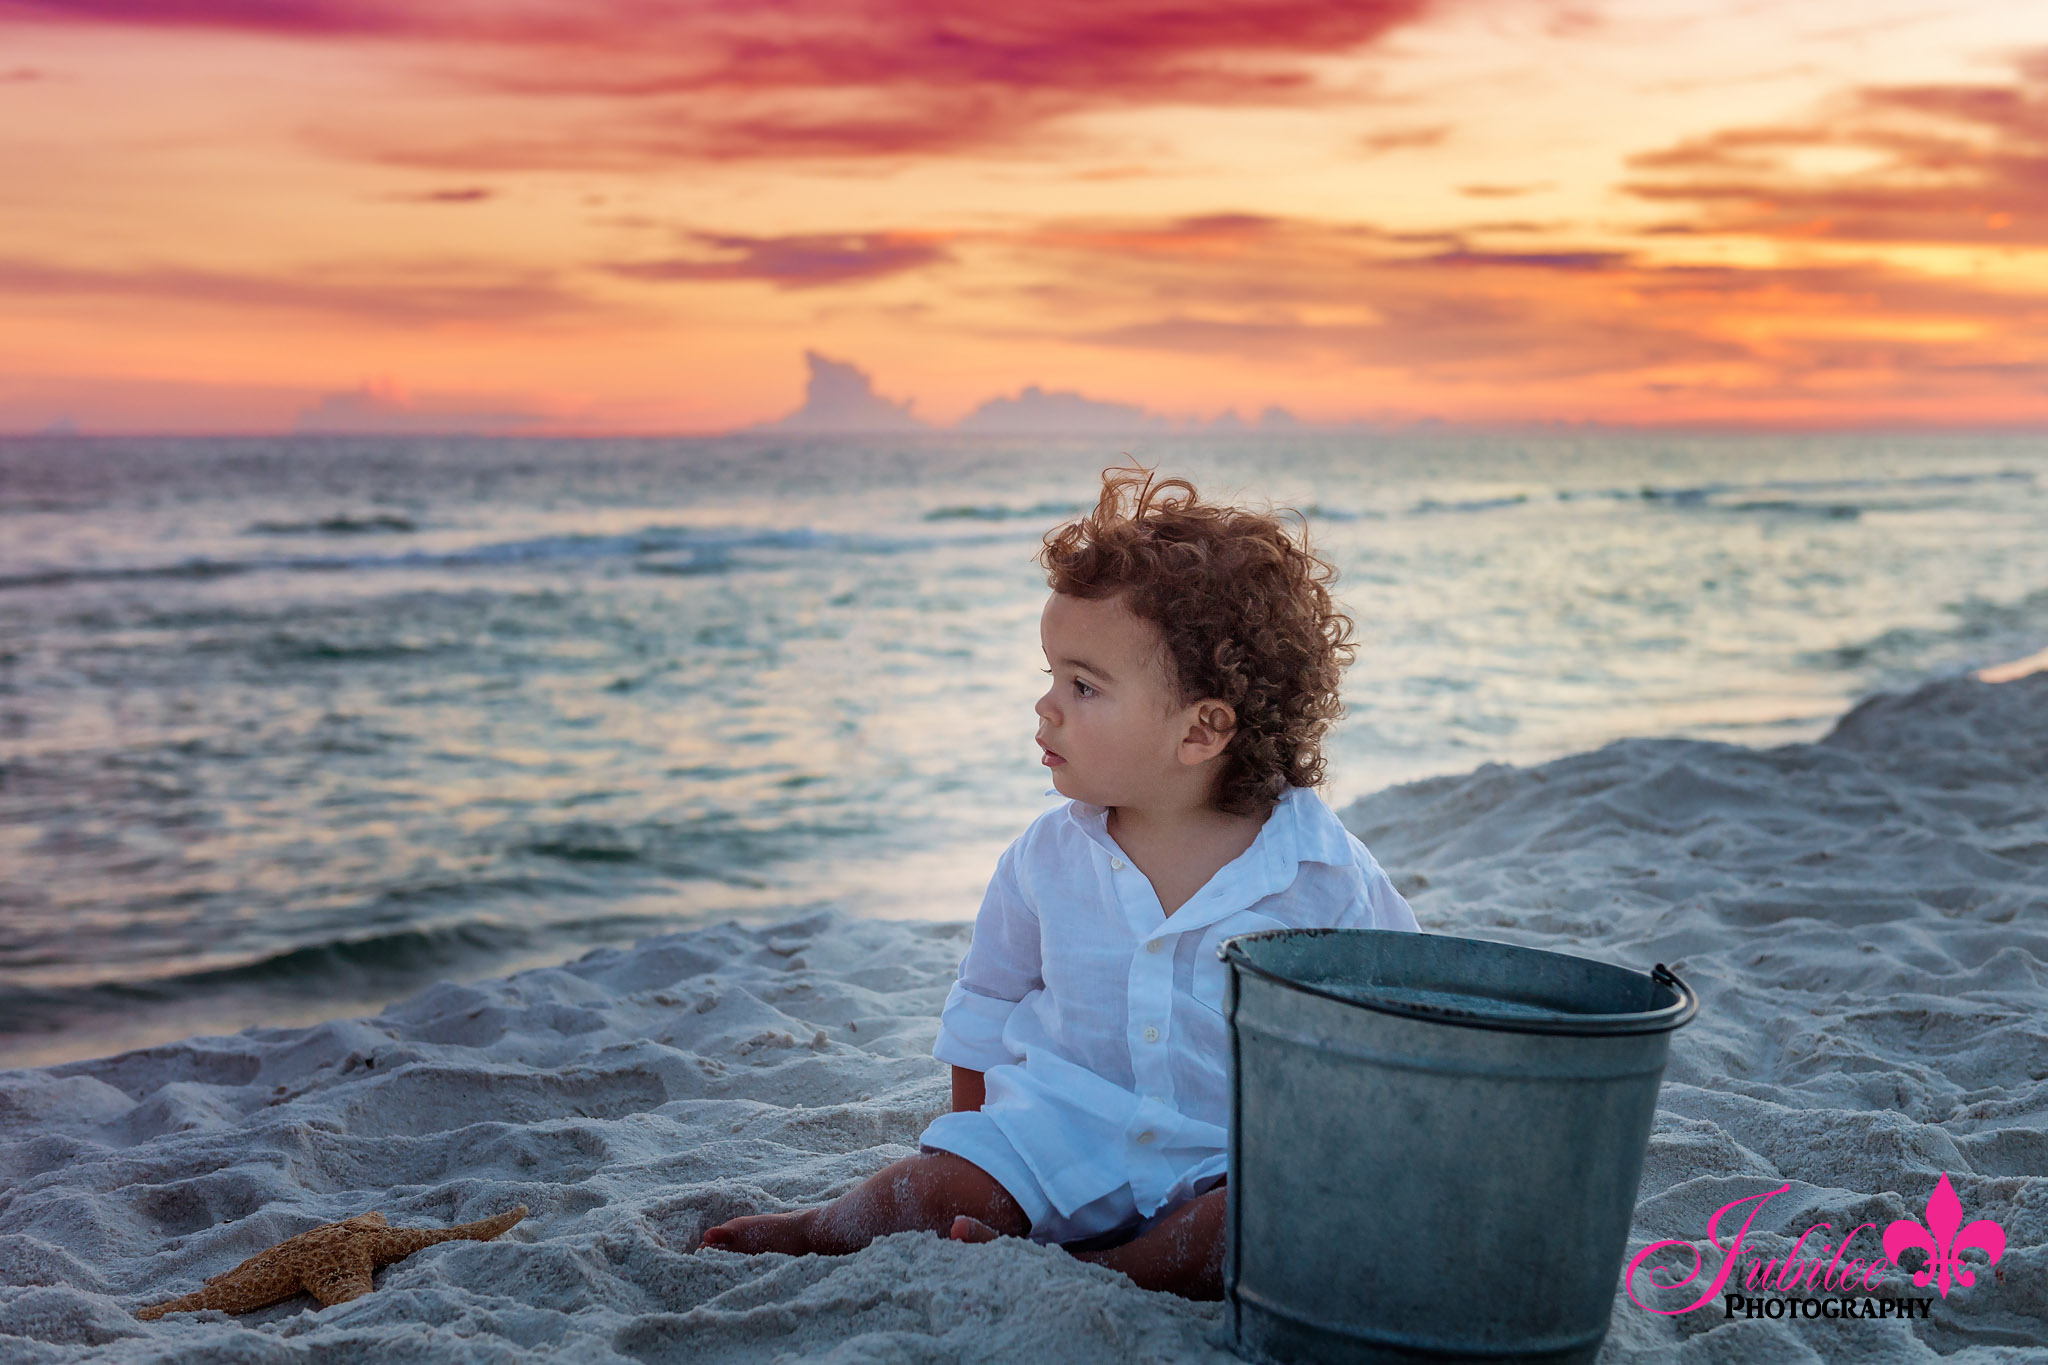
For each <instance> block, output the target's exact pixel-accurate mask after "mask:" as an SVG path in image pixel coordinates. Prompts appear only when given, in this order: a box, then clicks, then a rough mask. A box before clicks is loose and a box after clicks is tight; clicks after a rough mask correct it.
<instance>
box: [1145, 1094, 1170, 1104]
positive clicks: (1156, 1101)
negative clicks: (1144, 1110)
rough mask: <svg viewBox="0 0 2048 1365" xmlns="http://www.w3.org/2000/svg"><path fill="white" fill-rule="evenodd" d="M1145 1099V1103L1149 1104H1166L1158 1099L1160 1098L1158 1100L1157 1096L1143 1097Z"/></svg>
mask: <svg viewBox="0 0 2048 1365" xmlns="http://www.w3.org/2000/svg"><path fill="white" fill-rule="evenodd" d="M1145 1099H1146V1102H1147V1103H1150V1104H1164V1103H1166V1101H1165V1100H1163V1099H1160V1098H1159V1096H1157V1095H1147V1096H1146V1097H1145Z"/></svg>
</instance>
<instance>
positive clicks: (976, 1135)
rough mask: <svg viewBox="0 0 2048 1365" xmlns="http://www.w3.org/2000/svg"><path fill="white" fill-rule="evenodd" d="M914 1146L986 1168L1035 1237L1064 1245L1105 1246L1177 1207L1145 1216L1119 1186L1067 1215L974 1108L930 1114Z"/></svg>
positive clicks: (1000, 1132)
mask: <svg viewBox="0 0 2048 1365" xmlns="http://www.w3.org/2000/svg"><path fill="white" fill-rule="evenodd" d="M918 1150H919V1151H921V1152H951V1153H952V1154H953V1155H955V1156H957V1157H960V1158H962V1159H964V1160H967V1161H971V1162H973V1163H974V1164H975V1165H977V1166H979V1167H980V1168H981V1169H982V1170H984V1171H986V1172H987V1173H988V1174H989V1176H990V1177H991V1178H993V1179H994V1180H995V1182H996V1183H997V1184H998V1185H1001V1186H1002V1187H1003V1188H1004V1189H1006V1190H1008V1191H1009V1192H1010V1197H1011V1198H1012V1199H1015V1200H1016V1201H1017V1204H1018V1206H1019V1207H1021V1208H1022V1209H1023V1210H1024V1216H1025V1217H1026V1218H1028V1219H1030V1220H1031V1234H1030V1235H1031V1240H1032V1241H1034V1242H1058V1243H1061V1244H1065V1243H1068V1242H1079V1241H1082V1240H1084V1239H1086V1240H1094V1239H1097V1238H1100V1239H1102V1241H1103V1243H1104V1245H1114V1244H1115V1243H1117V1242H1120V1241H1128V1240H1130V1239H1131V1238H1133V1237H1136V1236H1138V1235H1139V1234H1141V1233H1143V1232H1144V1231H1145V1230H1146V1229H1148V1228H1150V1227H1151V1226H1152V1225H1153V1224H1154V1223H1157V1222H1158V1221H1159V1220H1160V1219H1162V1218H1164V1217H1166V1216H1167V1215H1168V1214H1170V1213H1172V1212H1173V1211H1174V1209H1175V1208H1177V1207H1178V1205H1169V1206H1168V1207H1166V1208H1162V1209H1160V1210H1159V1211H1158V1212H1157V1213H1155V1214H1153V1215H1152V1216H1151V1217H1150V1218H1147V1217H1146V1216H1145V1215H1143V1214H1141V1213H1139V1212H1138V1205H1137V1201H1136V1200H1134V1199H1133V1198H1132V1197H1131V1187H1130V1186H1129V1185H1119V1186H1118V1187H1117V1188H1116V1189H1113V1190H1111V1191H1110V1192H1109V1193H1108V1194H1105V1195H1103V1196H1102V1197H1101V1198H1100V1199H1096V1200H1093V1201H1091V1202H1089V1203H1086V1204H1083V1205H1082V1206H1081V1207H1080V1208H1078V1209H1075V1210H1074V1211H1073V1213H1072V1214H1062V1213H1061V1212H1060V1211H1059V1210H1058V1209H1057V1208H1054V1207H1053V1202H1052V1200H1051V1199H1049V1198H1048V1197H1047V1196H1046V1193H1045V1190H1044V1188H1043V1187H1041V1186H1040V1185H1039V1183H1038V1177H1037V1176H1035V1175H1033V1174H1032V1173H1031V1168H1030V1167H1029V1166H1027V1165H1025V1164H1024V1158H1023V1157H1021V1156H1018V1155H1017V1149H1016V1147H1015V1146H1013V1145H1012V1144H1011V1142H1010V1139H1009V1138H1007V1137H1005V1136H1004V1135H1003V1130H1002V1129H1001V1128H998V1127H997V1126H996V1121H995V1120H994V1119H992V1118H990V1117H989V1116H988V1115H987V1114H984V1113H983V1112H982V1111H981V1110H979V1109H962V1110H959V1111H958V1112H956V1113H951V1114H941V1115H939V1116H938V1117H937V1118H935V1119H933V1120H932V1122H931V1124H930V1126H929V1127H927V1128H926V1129H925V1130H924V1134H923V1136H922V1137H921V1138H919V1140H918ZM1221 1178H1222V1177H1220V1176H1219V1177H1218V1179H1219V1180H1220V1179H1221Z"/></svg>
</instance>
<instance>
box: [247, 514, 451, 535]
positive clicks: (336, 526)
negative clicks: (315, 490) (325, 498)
mask: <svg viewBox="0 0 2048 1365" xmlns="http://www.w3.org/2000/svg"><path fill="white" fill-rule="evenodd" d="M419 529H420V528H419V523H417V522H415V521H414V520H413V519H412V518H410V517H401V516H397V515H394V514H393V513H390V512H369V513H365V514H364V515H362V516H349V515H346V514H343V515H341V516H333V517H322V518H321V519H320V520H318V521H259V522H256V523H255V524H254V525H252V526H250V527H249V529H248V531H247V532H245V534H247V535H252V536H361V535H376V534H380V533H381V534H403V533H405V532H409V531H417V530H419Z"/></svg>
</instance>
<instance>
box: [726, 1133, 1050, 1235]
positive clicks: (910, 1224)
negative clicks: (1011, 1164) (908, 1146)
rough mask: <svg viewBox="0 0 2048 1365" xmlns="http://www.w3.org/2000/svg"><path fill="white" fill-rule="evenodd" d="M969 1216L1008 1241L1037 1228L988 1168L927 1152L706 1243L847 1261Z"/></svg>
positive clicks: (742, 1223) (741, 1221) (734, 1226)
mask: <svg viewBox="0 0 2048 1365" xmlns="http://www.w3.org/2000/svg"><path fill="white" fill-rule="evenodd" d="M962 1214H965V1215H967V1216H968V1217H970V1218H973V1219H976V1220H977V1221H979V1222H981V1223H984V1224H986V1225H987V1226H988V1227H990V1228H992V1229H994V1230H995V1231H996V1232H998V1233H1000V1234H1003V1235H1005V1236H1010V1237H1022V1236H1024V1235H1025V1234H1026V1233H1028V1232H1030V1230H1031V1222H1030V1219H1029V1218H1027V1217H1026V1216H1025V1214H1024V1210H1023V1208H1022V1207H1021V1206H1020V1205H1019V1204H1018V1203H1017V1201H1016V1199H1015V1198H1013V1197H1012V1196H1011V1194H1010V1192H1009V1191H1008V1190H1006V1189H1004V1188H1003V1187H1002V1186H1001V1185H999V1184H997V1183H996V1180H995V1177H993V1176H991V1175H989V1174H988V1172H986V1171H984V1170H982V1169H981V1167H979V1166H977V1165H975V1164H974V1163H973V1162H971V1161H969V1160H967V1159H966V1158H965V1157H959V1156H955V1155H953V1153H951V1152H920V1153H918V1154H917V1155H916V1156H911V1157H905V1158H904V1159H903V1160H901V1161H898V1162H896V1163H894V1164H893V1165H889V1166H884V1167H883V1168H882V1169H881V1170H879V1171H876V1172H875V1173H874V1174H873V1175H871V1176H869V1177H868V1178H867V1179H866V1180H864V1181H862V1182H861V1183H860V1184H859V1185H856V1186H855V1187H854V1188H853V1189H851V1190H848V1191H847V1192H846V1193H845V1194H842V1195H841V1196H839V1198H837V1199H835V1200H833V1201H832V1202H831V1203H829V1204H824V1205H821V1206H819V1207H817V1208H809V1209H798V1210H796V1211H795V1212H793V1213H768V1214H755V1215H752V1216H749V1217H746V1218H734V1219H731V1220H729V1221H727V1222H724V1223H720V1224H719V1225H718V1226H717V1227H714V1228H707V1229H705V1232H704V1238H703V1241H702V1242H701V1243H700V1244H699V1245H701V1246H715V1247H723V1248H724V1249H725V1250H727V1251H744V1252H759V1251H786V1252H788V1253H790V1254H791V1255H794V1256H801V1255H803V1254H805V1253H806V1252H818V1253H820V1254H823V1255H826V1256H843V1255H845V1254H847V1253H848V1252H853V1251H859V1250H860V1249H861V1248H862V1247H864V1246H866V1245H867V1244H868V1243H869V1242H872V1241H874V1240H875V1238H877V1237H884V1236H887V1235H888V1234H889V1233H892V1232H917V1231H928V1232H936V1233H938V1234H939V1235H940V1236H941V1237H943V1236H945V1235H946V1234H947V1232H948V1231H949V1230H950V1229H951V1228H952V1226H953V1220H954V1218H956V1217H958V1216H960V1215H962Z"/></svg>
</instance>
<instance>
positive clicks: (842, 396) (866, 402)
mask: <svg viewBox="0 0 2048 1365" xmlns="http://www.w3.org/2000/svg"><path fill="white" fill-rule="evenodd" d="M804 364H805V366H807V367H808V368H809V370H810V377H809V379H808V381H807V382H806V384H805V386H804V405H803V406H802V407H800V408H798V409H797V410H796V411H795V412H792V413H791V414H789V416H787V417H784V418H781V419H779V420H777V421H773V422H766V423H763V424H762V425H761V426H759V427H757V428H755V429H756V430H758V431H791V432H818V433H853V432H891V431H923V430H925V429H926V423H925V422H924V421H923V420H921V419H920V418H917V417H914V416H912V415H911V411H910V409H911V404H910V402H909V401H907V400H906V401H904V402H896V401H893V400H891V399H887V398H884V397H882V396H881V395H880V394H878V393H876V392H875V381H874V377H873V376H872V375H870V374H869V373H868V372H867V371H866V370H863V369H861V368H860V367H859V366H857V365H853V364H849V363H848V362H846V361H843V360H833V359H832V358H830V357H829V356H823V355H820V354H818V353H817V352H816V351H805V352H804Z"/></svg>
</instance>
